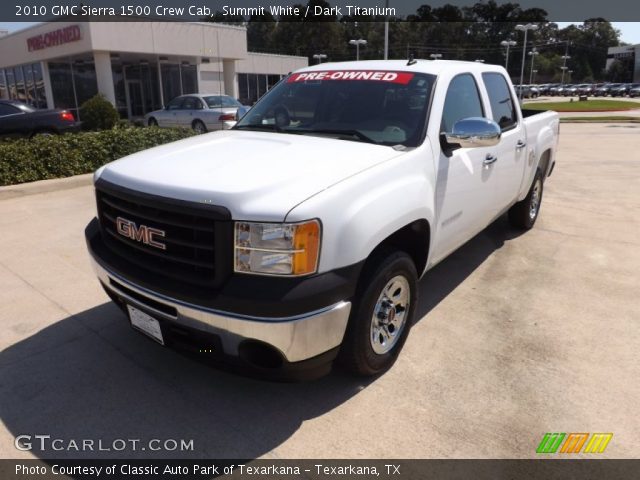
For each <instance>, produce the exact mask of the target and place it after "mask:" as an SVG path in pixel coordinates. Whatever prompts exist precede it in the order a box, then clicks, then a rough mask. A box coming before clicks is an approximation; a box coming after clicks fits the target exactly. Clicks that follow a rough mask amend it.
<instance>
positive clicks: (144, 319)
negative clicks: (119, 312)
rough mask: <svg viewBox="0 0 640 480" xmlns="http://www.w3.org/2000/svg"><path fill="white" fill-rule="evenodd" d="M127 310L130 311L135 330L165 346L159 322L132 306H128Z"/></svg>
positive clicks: (130, 318)
mask: <svg viewBox="0 0 640 480" xmlns="http://www.w3.org/2000/svg"><path fill="white" fill-rule="evenodd" d="M127 310H128V311H129V320H130V321H131V326H132V327H133V328H134V329H136V330H138V331H139V332H141V333H143V334H144V335H146V336H147V337H149V338H151V339H153V340H155V341H156V342H158V343H159V344H160V345H164V337H163V336H162V329H161V328H160V322H159V321H158V320H156V319H155V318H153V317H152V316H151V315H148V314H147V313H145V312H143V311H142V310H139V309H137V308H135V307H132V306H131V305H127Z"/></svg>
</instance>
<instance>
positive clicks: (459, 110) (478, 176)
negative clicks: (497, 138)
mask: <svg viewBox="0 0 640 480" xmlns="http://www.w3.org/2000/svg"><path fill="white" fill-rule="evenodd" d="M470 117H485V111H484V107H483V104H482V100H481V97H480V91H479V89H478V84H477V82H476V79H475V77H474V76H473V75H472V74H470V73H463V74H460V75H457V76H456V77H454V78H453V79H452V80H451V82H450V83H449V87H448V90H447V95H446V98H445V103H444V108H443V113H442V121H441V128H440V131H441V132H443V133H444V132H451V130H452V128H453V125H454V124H455V123H456V122H457V121H459V120H463V119H465V118H470ZM440 137H441V141H440V146H441V148H440V155H439V158H438V163H437V168H438V171H437V177H436V187H435V189H436V192H435V193H436V194H435V214H436V215H435V221H436V222H437V224H436V235H435V244H434V251H433V260H434V262H437V261H438V260H440V259H442V258H443V257H445V256H446V255H448V254H449V253H450V252H452V251H453V250H455V249H456V248H458V247H459V246H460V245H462V244H463V243H465V242H466V241H467V240H469V239H470V238H472V237H473V236H474V235H475V234H476V233H478V232H479V231H480V230H482V229H483V228H484V227H485V226H486V225H487V223H488V222H489V221H490V215H491V212H492V205H493V201H494V200H493V193H492V191H491V186H490V185H491V182H490V181H489V180H490V178H491V175H492V170H491V164H490V161H491V159H492V158H494V156H495V155H496V148H497V146H493V147H475V148H449V147H448V145H446V142H445V141H444V139H443V135H442V134H441V135H440Z"/></svg>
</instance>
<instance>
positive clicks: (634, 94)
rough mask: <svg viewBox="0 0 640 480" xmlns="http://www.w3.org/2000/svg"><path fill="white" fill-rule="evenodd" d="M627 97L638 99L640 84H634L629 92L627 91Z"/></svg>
mask: <svg viewBox="0 0 640 480" xmlns="http://www.w3.org/2000/svg"><path fill="white" fill-rule="evenodd" d="M629 96H630V97H631V98H636V97H640V84H636V86H635V87H633V88H632V89H631V90H629Z"/></svg>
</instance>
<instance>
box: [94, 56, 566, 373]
mask: <svg viewBox="0 0 640 480" xmlns="http://www.w3.org/2000/svg"><path fill="white" fill-rule="evenodd" d="M558 131H559V120H558V116H557V114H556V113H553V112H543V113H537V112H527V111H522V110H521V109H520V106H519V104H518V101H517V96H516V92H515V90H514V87H513V85H512V84H511V82H510V80H509V77H508V75H507V73H506V71H505V70H504V69H503V68H502V67H499V66H496V65H484V64H481V63H476V62H473V63H470V62H457V61H440V60H435V61H423V60H420V61H416V60H409V61H408V62H407V61H395V60H394V61H361V62H347V63H334V64H321V65H316V66H312V67H308V68H304V69H301V70H298V71H296V72H293V73H292V74H290V75H288V76H287V77H286V78H284V79H283V80H282V81H281V82H280V83H279V84H278V85H276V86H275V87H273V88H272V89H270V90H269V92H268V93H267V94H265V95H264V96H263V97H262V98H261V99H260V100H259V101H258V102H257V103H256V105H255V106H254V107H253V108H252V109H251V110H250V111H249V112H248V113H247V114H246V115H245V116H244V117H243V118H242V119H241V120H240V121H239V122H238V123H237V125H236V126H235V127H234V128H233V129H231V130H228V131H219V132H214V133H209V134H204V135H199V136H196V137H192V138H189V139H186V140H182V141H178V142H175V143H172V144H169V145H164V146H160V147H156V148H152V149H149V150H146V151H143V152H139V153H136V154H133V155H130V156H128V157H126V158H123V159H120V160H118V161H115V162H113V163H110V164H108V165H106V166H104V167H102V168H100V169H99V170H98V171H97V172H96V173H95V192H96V200H97V217H96V218H95V219H93V220H92V221H91V223H90V224H89V225H88V226H87V228H86V232H85V234H86V240H87V244H88V247H89V252H90V254H91V258H92V261H93V266H94V268H95V271H96V273H97V276H98V278H99V280H100V283H101V284H102V286H103V287H104V289H105V290H106V292H107V294H108V295H109V296H110V297H111V299H112V300H113V301H114V302H115V303H116V304H117V305H119V306H120V307H121V309H122V310H123V311H124V312H125V313H126V315H127V317H128V321H129V322H130V324H131V326H132V327H133V328H135V329H137V330H139V331H140V332H142V333H144V334H146V335H147V336H149V337H150V338H152V339H153V340H155V341H156V342H158V343H160V344H163V345H167V346H172V347H175V348H182V349H187V350H190V351H192V352H195V353H196V354H197V355H201V356H206V357H214V358H215V359H217V360H221V361H223V362H227V361H228V362H230V363H232V364H240V365H244V366H245V367H249V369H250V370H256V371H257V372H259V373H261V374H265V375H268V374H269V373H271V374H272V375H274V376H276V377H279V376H283V377H285V378H299V377H301V376H306V377H309V376H318V375H322V374H324V373H326V372H328V371H329V370H330V368H331V365H332V364H333V363H334V360H338V361H340V362H341V363H342V364H343V365H344V366H345V367H346V368H347V369H349V370H351V371H353V372H355V373H357V374H360V375H375V374H378V373H380V372H383V371H385V370H386V369H388V368H389V367H390V366H391V365H392V364H393V363H394V361H395V360H396V358H397V357H398V354H399V353H400V351H401V349H402V347H403V345H404V343H405V340H406V339H407V335H408V334H409V331H410V329H411V326H412V324H413V322H414V320H415V316H416V306H417V304H418V288H417V283H418V280H419V279H420V277H421V276H422V275H423V274H424V273H425V272H426V271H427V270H429V269H430V268H431V267H433V266H434V265H436V264H437V263H438V262H440V261H441V260H442V259H444V258H445V257H446V256H447V255H449V254H450V253H451V252H453V251H454V250H456V249H457V248H458V247H460V246H461V245H462V244H463V243H465V242H467V241H468V240H469V239H471V238H472V237H473V236H474V235H476V234H477V233H478V232H480V231H481V230H483V229H484V228H485V227H486V226H488V225H489V224H490V223H491V222H493V221H494V220H495V219H496V218H498V217H499V216H501V215H503V214H504V213H508V218H509V220H510V223H511V224H512V225H513V227H514V228H519V229H530V228H531V227H533V225H534V223H535V221H536V219H537V217H538V215H539V211H540V202H541V199H542V191H543V186H544V182H545V179H546V178H547V177H548V176H549V175H550V174H551V172H552V170H553V167H554V164H555V156H556V147H557V141H558Z"/></svg>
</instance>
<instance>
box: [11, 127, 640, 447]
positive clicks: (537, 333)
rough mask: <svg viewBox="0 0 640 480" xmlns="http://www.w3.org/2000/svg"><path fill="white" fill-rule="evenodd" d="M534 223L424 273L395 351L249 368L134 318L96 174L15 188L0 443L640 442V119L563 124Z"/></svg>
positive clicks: (498, 234)
mask: <svg viewBox="0 0 640 480" xmlns="http://www.w3.org/2000/svg"><path fill="white" fill-rule="evenodd" d="M561 135H562V140H561V148H560V153H559V159H558V165H557V168H556V170H555V172H554V174H553V176H552V177H551V178H550V179H549V182H548V183H547V185H546V187H547V188H546V191H545V195H544V201H543V206H542V211H541V216H540V218H539V221H538V224H537V226H536V228H535V229H533V230H532V231H530V232H528V233H525V234H523V235H517V234H515V233H513V232H512V231H510V230H509V229H508V228H507V226H506V224H505V223H506V222H505V221H504V220H503V219H501V220H499V221H497V222H496V223H495V224H494V225H492V226H491V227H489V228H488V229H487V230H486V231H485V232H483V233H482V234H480V235H478V236H477V237H476V238H474V239H473V240H472V241H470V242H469V243H468V244H467V245H465V246H464V247H463V248H462V249H460V250H459V251H458V252H456V253H455V254H454V255H453V256H452V257H450V258H449V259H448V260H446V261H445V262H443V263H442V264H440V265H439V266H438V267H436V268H435V269H434V270H432V271H431V272H430V273H428V274H427V276H426V278H425V279H424V280H423V281H422V283H421V294H422V300H421V304H420V312H419V313H420V316H421V317H422V319H421V320H420V321H419V323H418V324H417V325H416V327H415V328H414V330H413V332H412V335H411V337H410V338H409V340H408V342H407V344H406V347H405V350H404V352H403V354H402V356H401V358H400V359H399V361H398V362H397V364H396V365H395V367H394V368H393V369H392V370H391V371H390V372H388V373H387V374H386V375H383V376H382V377H380V378H378V379H376V380H373V381H370V382H361V381H358V380H355V379H352V378H350V377H348V376H346V375H343V374H340V373H338V374H333V375H331V376H329V377H326V378H324V379H322V380H319V381H316V382H313V383H308V384H275V383H267V382H262V381H257V380H251V379H247V378H243V377H238V376H234V375H231V374H228V373H225V372H221V371H218V370H215V369H212V368H210V367H208V366H206V365H202V364H199V363H196V362H194V361H192V360H189V359H187V358H185V357H183V356H181V355H179V354H176V353H174V352H172V351H169V350H165V349H163V348H161V347H159V346H158V345H156V344H154V343H153V342H151V341H149V340H147V339H146V338H143V337H142V336H141V335H139V334H136V333H134V332H133V331H131V330H130V328H129V326H128V325H127V323H126V321H125V319H124V317H123V315H122V314H121V313H120V312H119V310H117V309H116V308H115V307H114V306H112V305H111V304H109V303H108V302H107V297H106V296H105V295H104V294H103V292H102V291H101V289H100V288H99V286H98V283H97V281H96V280H95V278H94V276H93V274H92V272H91V270H90V268H89V263H88V259H87V254H86V252H85V247H84V240H83V235H82V232H83V228H84V226H85V224H86V223H87V222H88V221H89V219H90V218H91V217H92V216H93V215H94V199H93V193H92V190H91V188H90V187H86V186H85V187H77V188H72V189H67V190H63V191H56V192H49V193H43V194H38V195H29V196H22V197H16V198H5V199H2V200H0V305H1V307H0V322H1V325H2V329H1V330H0V349H1V352H0V414H1V419H2V423H1V424H0V457H2V458H28V457H30V456H32V455H34V454H35V455H36V456H41V457H47V456H49V457H51V456H58V457H62V456H69V457H73V458H81V457H83V456H85V457H96V456H99V457H109V456H123V454H121V453H115V452H98V453H95V452H87V453H84V454H83V453H78V452H73V451H72V452H68V453H67V452H52V451H50V450H48V451H45V452H39V451H36V452H33V453H29V452H21V451H17V450H16V449H15V448H14V443H13V442H14V436H16V435H20V434H29V435H35V434H47V435H51V436H52V438H61V439H64V440H65V441H69V440H72V439H75V440H78V441H80V440H82V439H94V440H95V441H96V442H97V441H98V440H99V439H102V440H103V441H105V442H106V444H110V442H111V441H112V440H113V439H140V440H141V441H142V442H145V441H147V440H149V439H154V438H157V439H177V440H179V439H186V440H193V442H194V443H193V444H194V451H193V452H169V453H163V452H158V453H150V452H149V451H144V452H143V451H136V452H132V451H130V450H126V451H125V453H124V456H125V457H129V458H134V457H146V456H149V457H150V456H163V455H164V456H167V457H174V458H175V457H181V456H185V457H188V456H194V457H223V458H224V457H226V458H229V457H236V458H237V457H244V458H253V457H259V456H265V457H267V458H269V457H271V458H304V457H311V458H313V457H321V456H322V457H335V458H348V457H356V458H375V457H386V458H393V457H395V458H411V457H414V458H429V457H439V458H442V457H450V458H451V457H472V458H478V457H490V458H507V457H520V458H529V457H534V456H535V453H534V452H535V449H536V446H537V445H538V443H539V442H540V440H541V438H542V436H543V434H544V433H545V432H613V434H614V436H613V439H612V440H611V443H610V444H609V447H608V449H607V451H606V453H605V454H604V456H606V457H627V458H633V457H635V458H637V457H639V456H640V418H639V417H638V415H637V413H638V405H640V381H639V379H640V348H639V345H640V214H639V213H640V188H639V186H640V140H639V139H640V129H639V128H638V126H635V125H626V126H616V125H606V126H604V125H562V128H561Z"/></svg>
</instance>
